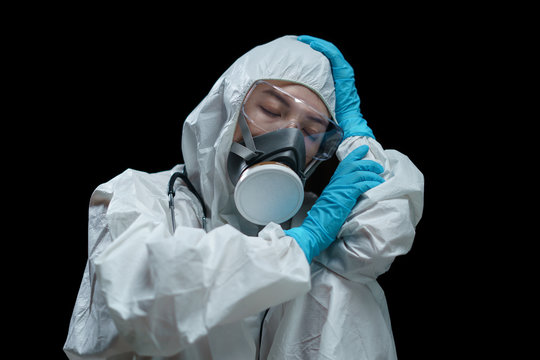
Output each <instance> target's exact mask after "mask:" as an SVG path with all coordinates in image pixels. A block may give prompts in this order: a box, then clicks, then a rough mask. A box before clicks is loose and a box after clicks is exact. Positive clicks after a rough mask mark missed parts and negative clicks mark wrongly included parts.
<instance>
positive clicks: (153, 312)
mask: <svg viewBox="0 0 540 360" xmlns="http://www.w3.org/2000/svg"><path fill="white" fill-rule="evenodd" d="M258 79H280V80H289V81H294V82H298V83H302V84H304V85H306V86H308V87H310V88H311V89H313V90H314V91H316V92H317V93H318V94H319V95H320V96H321V98H322V99H323V101H325V103H326V104H327V106H328V108H329V109H330V111H331V113H332V114H333V112H334V86H333V79H332V77H331V71H330V67H329V64H328V60H327V59H326V58H325V57H324V56H323V55H322V54H320V53H318V52H316V51H314V50H312V49H311V48H310V47H309V46H307V45H305V44H303V43H301V42H298V41H296V40H295V37H283V38H280V39H277V40H275V41H273V42H270V43H268V44H266V45H263V46H260V47H257V48H255V49H253V50H251V51H250V52H248V53H247V54H246V55H244V56H243V57H241V58H240V59H239V60H237V61H236V62H235V63H234V64H233V65H232V66H231V67H230V68H229V69H228V70H227V71H226V72H225V74H224V75H223V76H222V77H221V78H220V79H219V80H218V81H217V82H216V84H215V86H214V87H213V88H212V90H211V91H210V93H209V94H208V96H207V97H206V98H205V99H204V100H203V101H202V102H201V103H200V104H199V106H197V108H196V109H195V110H194V111H193V112H192V113H191V114H190V115H189V117H188V118H187V120H186V122H185V125H184V131H183V137H182V147H183V154H184V159H185V163H186V166H187V170H188V174H189V177H190V179H191V180H192V182H193V183H194V185H195V186H196V188H197V189H198V190H199V191H200V192H201V194H202V196H203V198H204V199H205V202H206V204H207V206H208V208H209V211H210V214H209V224H208V232H205V231H204V230H203V229H202V225H201V217H202V209H201V206H200V204H199V202H198V201H197V199H196V198H195V196H194V195H193V194H192V193H191V192H190V191H189V190H188V189H187V188H186V187H185V186H184V185H181V182H180V181H178V182H177V184H178V185H177V186H176V197H175V200H174V201H175V206H176V209H175V217H176V221H177V224H176V225H177V228H176V231H175V233H174V234H173V233H172V230H171V224H170V221H171V219H170V215H169V209H168V203H167V201H168V198H167V191H166V190H167V182H168V180H169V177H170V175H171V174H172V173H173V172H175V171H178V170H180V169H181V168H182V165H178V166H176V167H175V168H173V169H172V170H170V171H164V172H161V173H156V174H147V173H144V172H139V171H135V170H126V171H125V172H124V173H122V174H120V175H119V176H117V177H115V178H114V179H112V180H111V181H109V182H107V183H105V184H103V185H100V186H99V187H98V188H97V189H96V190H95V192H94V194H93V195H92V198H91V201H90V210H89V227H88V254H89V259H88V263H87V266H86V269H85V273H84V276H83V280H82V283H81V288H80V291H79V295H78V297H77V301H76V304H75V309H74V311H73V316H72V319H71V323H70V327H69V334H68V338H67V340H66V344H65V347H64V350H65V352H66V354H67V355H68V357H69V358H70V359H115V360H118V359H176V360H178V359H257V356H258V354H259V355H260V358H261V359H353V358H354V359H393V358H395V356H396V355H395V348H394V342H393V338H392V331H391V327H390V320H389V315H388V310H387V307H386V302H385V298H384V294H383V291H382V289H381V288H380V287H379V285H378V284H377V282H376V277H377V276H378V275H380V274H381V273H383V272H385V271H386V270H387V269H388V268H389V266H390V264H391V263H392V261H393V259H394V258H395V257H396V256H398V255H402V254H405V253H406V252H408V251H409V249H410V247H411V245H412V241H413V238H414V228H415V226H416V224H417V223H418V221H419V220H420V217H421V213H422V204H423V177H422V174H421V173H420V172H419V171H418V170H417V169H416V167H415V166H414V165H413V164H412V163H411V162H410V160H409V159H408V158H407V157H406V156H404V155H402V154H400V153H399V152H397V151H392V150H383V148H382V147H381V146H380V145H379V144H378V143H377V142H376V141H375V140H373V139H371V138H364V137H354V138H349V139H346V140H345V141H344V142H343V143H342V144H341V146H340V148H339V150H338V154H337V155H338V157H339V158H340V159H343V158H344V157H345V156H346V155H347V154H348V153H349V152H350V151H352V150H353V149H354V148H356V147H357V146H360V145H362V144H368V145H369V146H370V152H369V154H368V155H367V157H368V158H370V159H374V160H375V161H378V162H379V163H381V164H382V165H383V166H384V168H385V172H384V173H383V177H384V178H385V179H386V182H385V183H383V184H381V185H380V186H378V187H376V188H374V189H372V190H370V191H368V192H367V193H365V194H364V195H363V196H362V198H361V199H360V201H359V203H358V204H357V206H356V207H355V208H354V209H353V212H352V213H351V216H350V217H349V218H348V220H347V221H346V223H345V224H344V226H343V227H342V230H341V232H340V235H339V237H338V239H337V240H336V241H335V242H334V244H332V245H331V246H330V247H329V248H328V249H327V250H326V251H324V252H322V253H321V255H320V256H319V257H317V258H315V259H314V262H313V264H312V265H311V267H310V266H309V264H308V263H307V261H306V259H305V256H304V254H303V253H302V250H301V249H300V248H299V246H298V245H297V244H296V242H295V241H294V239H292V238H290V237H287V236H285V234H284V232H283V230H282V226H285V225H282V226H280V225H277V224H269V225H267V226H266V227H264V228H263V229H262V230H261V229H260V228H258V227H257V226H254V225H252V224H249V223H247V222H246V221H245V220H243V219H242V217H240V216H239V215H238V213H237V212H236V209H235V208H234V201H233V191H234V188H233V186H232V184H230V182H229V180H228V176H227V173H226V159H227V155H228V152H229V149H230V146H231V143H232V135H233V132H234V128H235V126H236V119H237V118H238V113H239V110H240V104H241V101H242V99H243V96H244V95H245V93H246V92H247V90H248V89H249V87H250V85H251V84H252V83H253V82H254V81H256V80H258ZM313 176H317V173H315V174H314V175H313ZM313 200H314V197H313V196H312V195H310V194H308V195H307V196H306V202H305V204H304V206H303V208H302V209H301V211H300V213H299V214H298V215H297V217H296V218H295V219H293V222H292V223H293V224H298V223H301V218H302V216H304V215H305V211H306V210H308V209H309V207H310V206H311V204H312V202H313ZM266 309H269V310H268V313H267V314H265V310H266ZM261 326H262V327H261ZM261 332H262V338H261V339H259V334H260V333H261ZM259 343H260V344H261V346H260V349H259Z"/></svg>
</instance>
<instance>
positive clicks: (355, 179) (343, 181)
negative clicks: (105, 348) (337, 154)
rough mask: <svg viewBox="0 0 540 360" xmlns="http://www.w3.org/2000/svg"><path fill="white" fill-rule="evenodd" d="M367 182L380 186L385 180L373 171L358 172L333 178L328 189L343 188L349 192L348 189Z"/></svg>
mask: <svg viewBox="0 0 540 360" xmlns="http://www.w3.org/2000/svg"><path fill="white" fill-rule="evenodd" d="M366 181H373V182H377V183H379V184H380V183H383V182H384V181H385V180H384V178H383V177H382V176H380V175H379V174H376V173H374V172H373V171H363V170H358V171H353V172H350V173H348V174H341V175H340V176H337V177H335V178H332V179H331V180H330V182H329V183H328V186H327V187H328V188H330V189H334V190H336V189H338V188H340V187H343V188H344V189H345V190H347V187H349V186H356V185H358V184H360V183H362V182H366Z"/></svg>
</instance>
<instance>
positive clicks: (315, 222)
mask: <svg viewBox="0 0 540 360" xmlns="http://www.w3.org/2000/svg"><path fill="white" fill-rule="evenodd" d="M368 150H369V148H368V146H367V145H363V146H360V147H359V148H357V149H355V150H354V151H352V152H351V153H350V154H349V155H348V156H347V157H346V158H345V159H344V160H343V161H342V162H341V163H339V165H338V167H337V168H336V171H335V172H334V174H333V175H332V178H331V179H330V182H329V183H328V185H327V186H326V187H325V188H324V190H323V192H322V194H321V196H320V197H319V198H318V199H317V201H316V202H315V204H314V205H313V207H312V208H311V210H310V211H309V212H308V215H307V217H306V219H305V220H304V222H303V223H302V225H300V226H299V227H295V228H292V229H290V230H285V234H287V235H288V236H291V237H293V238H294V239H295V240H296V242H297V243H298V245H300V247H301V248H302V250H303V251H304V254H305V255H306V258H307V260H308V262H310V263H311V260H312V259H313V257H315V256H317V255H319V254H320V253H321V251H323V250H324V249H326V248H327V247H328V246H329V245H330V244H331V243H332V242H333V241H334V240H335V239H336V237H337V234H338V232H339V230H340V229H341V226H342V225H343V223H344V222H345V220H346V219H347V216H349V213H350V212H351V210H352V208H353V207H354V206H355V205H356V202H357V200H358V198H359V197H360V195H362V194H363V193H365V192H366V191H368V190H369V189H372V188H374V187H375V186H377V185H379V184H380V183H382V182H384V179H383V178H382V177H381V176H379V175H378V174H381V173H382V172H383V171H384V169H383V167H382V166H381V165H379V164H378V163H376V162H375V161H371V160H362V159H363V158H364V156H366V154H367V152H368Z"/></svg>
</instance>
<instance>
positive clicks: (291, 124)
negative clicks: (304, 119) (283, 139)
mask: <svg viewBox="0 0 540 360" xmlns="http://www.w3.org/2000/svg"><path fill="white" fill-rule="evenodd" d="M285 127H286V128H289V129H290V128H296V129H300V125H299V124H298V121H297V120H289V122H288V123H287V126H285Z"/></svg>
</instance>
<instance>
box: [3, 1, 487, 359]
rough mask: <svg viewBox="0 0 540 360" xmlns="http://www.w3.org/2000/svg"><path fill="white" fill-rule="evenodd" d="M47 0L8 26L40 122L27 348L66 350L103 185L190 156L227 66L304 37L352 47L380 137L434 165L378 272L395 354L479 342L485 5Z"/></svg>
mask: <svg viewBox="0 0 540 360" xmlns="http://www.w3.org/2000/svg"><path fill="white" fill-rule="evenodd" d="M47 10H48V12H47V15H46V16H43V17H41V16H40V13H39V11H37V10H36V11H35V12H33V14H32V19H31V21H25V22H23V24H25V25H21V24H19V25H18V26H15V27H14V30H13V32H14V33H17V34H18V35H19V36H22V40H18V41H16V44H15V45H16V46H15V48H16V51H14V52H13V54H12V55H13V59H14V62H15V63H17V64H16V65H17V66H16V67H15V69H16V70H15V71H14V75H15V77H17V81H16V82H15V84H14V86H13V93H14V94H22V95H23V96H24V98H25V99H30V101H24V105H22V106H21V107H20V108H19V113H18V115H17V116H18V118H20V119H23V120H25V119H28V118H31V119H32V121H31V122H27V121H23V122H22V127H23V129H22V130H23V133H24V134H25V139H26V140H25V141H26V142H25V143H24V144H23V145H24V146H23V147H24V148H26V149H30V151H31V157H30V159H28V161H27V162H25V164H24V165H25V170H24V172H20V174H21V177H31V178H32V181H31V185H30V193H31V194H32V196H33V198H34V199H37V201H34V202H32V204H31V206H30V208H29V209H28V207H27V208H26V210H25V211H28V212H30V213H31V214H32V216H34V217H35V218H37V219H39V221H38V222H36V223H35V224H34V223H33V224H32V226H28V225H27V223H26V222H24V221H23V225H20V228H21V229H27V228H28V227H31V228H32V229H31V230H32V231H31V233H32V236H31V237H29V239H30V241H26V240H22V243H23V247H28V248H32V249H33V250H32V254H33V255H35V256H36V257H37V258H38V259H39V260H37V261H36V262H34V264H37V267H36V268H37V271H34V270H33V269H31V271H30V272H29V273H28V275H27V276H26V277H25V278H24V280H23V281H19V282H18V285H17V286H19V287H20V286H21V284H22V287H23V288H24V289H23V290H24V291H25V294H27V293H29V295H24V298H25V300H26V301H28V302H29V305H27V306H25V307H26V309H27V311H25V313H27V314H29V320H28V321H21V322H19V324H18V325H21V329H20V330H17V331H16V333H24V334H28V333H30V334H32V335H33V338H34V340H33V341H36V340H39V344H43V346H41V345H39V346H38V345H35V346H32V347H31V349H25V351H29V352H32V351H35V352H36V353H38V354H43V353H48V354H51V356H57V358H59V359H61V358H64V357H63V355H62V354H63V352H62V350H61V349H62V345H63V343H64V341H65V337H66V335H67V330H68V324H69V319H70V316H71V312H72V309H73V305H74V302H75V298H76V296H77V291H78V287H79V284H80V280H81V277H82V274H83V270H84V266H85V263H86V256H87V244H86V231H87V229H86V226H87V207H88V200H89V197H90V195H91V193H92V191H93V189H94V188H95V187H96V186H98V185H99V184H100V183H103V182H106V181H108V180H109V179H111V178H112V177H114V176H116V175H118V174H119V173H121V172H122V171H124V170H125V169H126V168H133V169H137V170H142V171H147V172H155V171H161V170H165V169H169V168H171V167H172V166H174V165H175V164H177V163H182V153H181V147H180V141H181V129H182V122H183V120H184V119H185V118H186V116H187V115H188V114H189V113H190V112H191V110H193V108H194V107H195V106H196V105H197V104H198V103H199V102H200V101H201V100H202V99H203V98H204V96H205V95H206V94H207V92H208V91H209V90H210V88H211V86H212V85H213V83H214V82H215V81H216V80H217V78H218V77H219V76H220V75H221V74H222V73H223V72H224V71H225V70H226V69H227V68H228V67H229V66H230V65H231V64H232V63H233V62H234V61H235V60H236V59H237V58H238V57H240V56H241V55H242V54H244V53H245V52H246V51H248V50H250V49H251V48H253V47H254V46H257V45H259V44H262V43H265V42H268V41H271V40H273V39H275V38H277V37H279V36H282V35H287V34H295V35H300V34H309V35H313V36H317V37H321V38H323V39H326V40H328V41H331V42H332V43H334V44H335V45H336V46H337V47H338V48H339V49H340V50H341V51H342V53H343V54H344V56H345V58H346V59H347V60H348V61H349V62H350V64H351V65H352V66H353V68H354V69H355V73H356V84H357V88H358V92H359V95H360V98H361V101H362V103H361V109H362V113H363V114H364V117H365V118H366V119H367V121H368V124H369V125H370V127H371V128H372V129H373V131H374V133H375V136H376V137H377V140H378V141H379V142H380V143H381V144H382V145H383V146H384V147H385V148H387V149H397V150H399V151H400V152H402V153H404V154H406V155H407V156H409V158H410V159H411V160H412V161H413V162H414V163H415V164H416V165H417V167H418V168H419V169H420V170H421V171H422V173H423V174H424V176H425V206H424V215H423V218H422V220H421V222H420V224H419V225H418V227H417V235H416V239H415V243H414V245H413V248H412V250H411V251H410V253H409V254H407V255H406V256H402V257H399V258H397V259H396V260H395V261H394V264H393V265H392V267H391V269H390V270H389V271H388V273H386V274H384V275H382V276H381V277H380V278H379V281H380V283H381V285H382V287H383V289H384V291H385V293H386V296H387V301H388V306H389V310H390V317H391V321H392V327H393V333H394V337H395V342H396V347H397V351H398V356H399V358H400V359H433V358H446V357H447V356H448V358H450V357H451V355H453V356H458V357H459V356H460V354H464V353H467V354H469V355H471V354H472V353H482V352H484V350H485V345H484V343H483V341H484V340H481V339H482V338H483V334H484V330H483V328H484V326H485V320H486V315H485V314H484V311H483V310H482V309H483V307H484V305H485V303H484V301H483V297H481V296H479V295H478V294H480V293H482V292H483V291H484V288H485V287H486V286H487V285H486V281H485V278H486V277H487V275H486V273H485V270H484V269H483V267H482V266H481V265H480V264H481V262H478V261H476V260H477V259H478V256H477V253H476V250H477V249H478V247H479V246H480V245H479V244H478V242H485V241H487V240H486V239H485V238H482V237H478V236H477V233H478V231H481V229H478V227H477V226H475V225H472V224H471V222H472V220H470V219H471V217H472V216H473V215H474V214H476V213H477V211H479V210H478V209H479V206H480V205H479V204H480V202H481V200H482V196H481V195H479V194H475V196H474V197H471V196H470V195H471V193H470V188H469V190H465V188H464V187H463V182H462V181H461V179H462V178H463V177H467V176H465V175H461V176H458V175H457V173H458V171H457V169H459V174H471V173H473V172H474V171H475V170H474V169H473V164H474V162H471V161H467V159H474V158H480V157H482V156H484V155H483V154H484V151H485V149H484V148H483V147H482V146H480V145H479V141H478V137H477V135H478V132H477V131H476V129H477V128H481V127H482V124H483V121H484V120H483V119H482V110H481V109H480V108H482V106H480V107H478V103H479V101H480V96H479V93H480V92H481V91H480V90H479V89H480V88H481V87H485V86H486V81H488V79H489V76H488V74H487V73H489V70H486V66H485V65H486V63H485V55H484V53H485V52H486V51H489V50H488V49H489V48H490V47H491V41H492V40H491V39H492V34H491V32H490V30H487V29H486V28H485V26H483V25H480V24H479V22H478V20H479V18H481V17H484V16H485V14H484V13H482V14H484V15H482V14H480V13H478V12H475V13H470V12H461V10H459V9H453V8H447V9H424V8H411V7H407V8H402V9H393V11H391V12H389V11H388V10H384V11H372V10H365V11H362V8H361V7H359V8H358V10H356V11H355V12H354V14H349V16H348V17H346V18H343V17H342V16H341V14H343V12H347V10H346V9H341V10H339V11H338V10H337V9H334V10H331V11H329V13H327V14H325V13H324V11H323V12H322V13H317V14H316V15H312V14H309V15H308V14H306V13H304V12H302V11H300V12H298V13H295V14H294V15H292V14H287V15H284V14H286V13H284V12H283V9H282V10H281V11H280V12H279V13H276V14H273V15H272V16H261V14H250V13H242V12H241V11H239V10H240V9H237V10H238V11H239V12H238V13H237V12H236V11H233V13H234V15H231V14H229V15H227V17H225V15H220V16H217V18H218V20H216V19H215V18H216V16H214V18H208V17H206V16H205V13H204V12H201V10H199V11H198V12H193V11H188V10H180V11H174V12H172V11H169V10H168V9H153V11H150V12H147V9H145V8H139V9H131V8H130V9H114V10H112V9H95V8H88V9H82V8H77V9H62V11H65V12H64V13H57V11H56V10H58V11H60V9H52V10H51V9H47ZM133 10H134V11H133ZM426 10H427V11H428V12H427V13H426V12H425V11H426ZM216 11H217V13H219V11H218V10H214V12H216ZM33 19H36V20H38V21H36V22H35V23H34V21H32V20H33ZM26 24H28V26H26ZM488 86H489V84H488ZM27 143H31V146H30V147H28V146H27V145H26V144H27ZM473 144H474V145H473ZM333 166H335V163H333V162H328V164H326V165H325V166H321V167H320V168H319V170H318V173H319V176H320V178H321V179H324V178H325V177H326V178H329V177H330V175H331V170H332V167H333ZM25 174H32V175H31V176H26V175H25ZM321 186H322V185H321V184H314V185H313V189H314V190H317V189H320V188H321ZM473 186H474V185H473ZM463 199H466V206H463V203H464V200H463ZM23 218H24V216H23ZM23 238H26V237H24V236H23ZM23 264H24V262H23ZM27 267H28V266H23V270H24V269H26V268H27ZM25 303H26V302H25ZM28 309H30V311H28ZM34 344H36V343H34ZM44 347H46V350H45V348H44ZM21 350H22V349H21Z"/></svg>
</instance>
